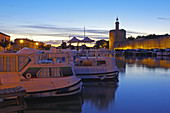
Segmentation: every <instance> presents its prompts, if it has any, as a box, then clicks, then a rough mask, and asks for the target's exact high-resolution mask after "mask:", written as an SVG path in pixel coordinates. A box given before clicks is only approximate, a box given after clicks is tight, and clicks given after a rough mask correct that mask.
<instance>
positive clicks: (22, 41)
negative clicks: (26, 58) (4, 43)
mask: <svg viewBox="0 0 170 113" xmlns="http://www.w3.org/2000/svg"><path fill="white" fill-rule="evenodd" d="M19 42H20V43H21V49H22V48H23V43H24V40H20V41H19Z"/></svg>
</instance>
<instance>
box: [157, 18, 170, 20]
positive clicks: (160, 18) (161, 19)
mask: <svg viewBox="0 0 170 113" xmlns="http://www.w3.org/2000/svg"><path fill="white" fill-rule="evenodd" d="M157 19H159V20H165V21H170V18H157Z"/></svg>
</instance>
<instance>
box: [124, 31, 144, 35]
mask: <svg viewBox="0 0 170 113" xmlns="http://www.w3.org/2000/svg"><path fill="white" fill-rule="evenodd" d="M127 33H128V34H139V35H146V34H147V33H142V32H136V31H127Z"/></svg>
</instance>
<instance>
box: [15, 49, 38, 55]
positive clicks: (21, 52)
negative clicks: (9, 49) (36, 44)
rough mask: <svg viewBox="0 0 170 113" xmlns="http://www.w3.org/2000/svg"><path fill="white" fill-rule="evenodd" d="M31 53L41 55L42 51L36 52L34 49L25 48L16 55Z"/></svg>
mask: <svg viewBox="0 0 170 113" xmlns="http://www.w3.org/2000/svg"><path fill="white" fill-rule="evenodd" d="M31 53H39V54H40V53H41V51H39V50H36V49H32V48H27V47H24V48H22V49H21V50H19V51H18V52H16V54H31Z"/></svg>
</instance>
